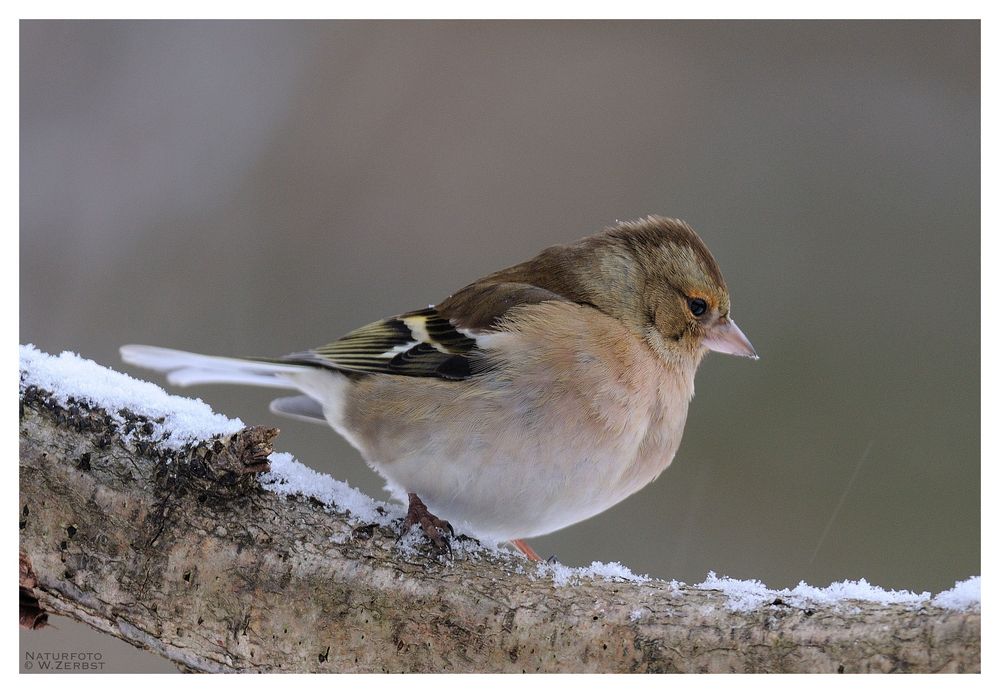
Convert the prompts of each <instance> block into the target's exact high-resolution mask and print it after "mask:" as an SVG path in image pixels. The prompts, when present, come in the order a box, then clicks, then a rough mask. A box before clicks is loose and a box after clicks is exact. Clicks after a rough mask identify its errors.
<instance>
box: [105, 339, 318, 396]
mask: <svg viewBox="0 0 1000 693" xmlns="http://www.w3.org/2000/svg"><path fill="white" fill-rule="evenodd" d="M120 352H121V357H122V360H123V361H124V362H125V363H130V364H132V365H133V366H141V367H143V368H150V369H152V370H154V371H159V372H161V373H166V375H167V380H168V381H169V382H170V383H171V384H173V385H181V386H186V385H202V384H206V383H232V384H237V385H259V386H263V387H278V388H291V389H296V386H295V385H294V384H293V383H292V382H291V381H290V376H292V375H293V374H295V373H304V372H307V371H309V370H311V369H310V367H309V366H302V365H296V364H292V363H282V362H280V361H268V360H266V359H260V360H257V359H242V358H229V357H225V356H206V355H205V354H195V353H192V352H190V351H178V350H177V349H164V348H163V347H156V346H147V345H145V344H127V345H125V346H123V347H122V348H121V350H120Z"/></svg>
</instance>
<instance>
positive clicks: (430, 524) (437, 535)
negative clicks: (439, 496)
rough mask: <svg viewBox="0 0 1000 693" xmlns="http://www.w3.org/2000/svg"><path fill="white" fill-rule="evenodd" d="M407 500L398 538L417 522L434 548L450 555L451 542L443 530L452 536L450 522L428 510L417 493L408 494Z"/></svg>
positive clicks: (452, 530)
mask: <svg viewBox="0 0 1000 693" xmlns="http://www.w3.org/2000/svg"><path fill="white" fill-rule="evenodd" d="M409 501H410V505H409V507H408V508H407V510H406V518H405V519H404V520H403V529H402V532H401V533H400V539H402V538H403V537H404V536H406V534H407V533H408V532H409V531H410V528H411V527H413V525H416V524H419V525H420V528H421V529H422V530H423V531H424V534H425V535H426V536H427V538H428V539H430V541H431V543H432V544H434V548H436V549H437V551H438V553H441V554H443V553H447V554H448V555H449V556H452V555H453V554H452V551H451V542H450V541H449V540H448V536H446V534H445V532H447V533H448V534H449V535H451V536H452V537H454V536H455V528H454V527H452V526H451V523H450V522H448V521H447V520H442V519H441V518H439V517H437V516H436V515H434V514H433V513H432V512H431V511H430V510H428V509H427V506H426V505H424V502H423V501H422V500H420V498H419V497H418V496H417V494H415V493H411V494H409Z"/></svg>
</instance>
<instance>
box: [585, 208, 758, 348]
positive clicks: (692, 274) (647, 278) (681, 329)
mask: <svg viewBox="0 0 1000 693" xmlns="http://www.w3.org/2000/svg"><path fill="white" fill-rule="evenodd" d="M581 243H582V244H585V245H586V246H590V250H591V252H592V253H593V261H592V263H588V264H590V267H588V268H587V270H586V275H589V276H590V279H589V280H587V279H584V283H585V284H589V285H590V290H589V291H588V294H589V295H590V296H591V297H592V298H591V301H592V302H593V303H594V305H595V306H596V307H597V308H598V309H600V310H602V311H604V312H606V313H608V314H610V315H612V316H614V317H616V318H618V319H619V320H621V321H622V322H624V323H625V324H626V325H628V326H629V327H631V328H632V329H633V330H634V331H636V332H637V333H639V334H641V335H642V336H643V337H644V338H645V340H646V341H647V343H648V344H649V345H650V346H651V347H652V348H653V349H654V351H656V352H657V353H659V354H660V355H661V356H663V357H664V358H666V359H668V360H677V359H684V360H687V359H693V360H694V361H695V362H697V361H698V360H700V358H701V357H702V356H703V355H704V354H705V353H706V352H707V351H717V352H720V353H723V354H733V355H735V356H745V357H748V358H753V359H756V358H757V353H756V351H754V348H753V346H752V345H751V344H750V340H748V339H747V337H746V335H744V334H743V332H742V331H741V330H740V328H739V327H737V326H736V323H735V322H733V320H732V318H731V317H730V314H729V308H730V304H729V290H728V289H727V287H726V280H725V279H724V278H723V276H722V272H721V271H720V270H719V265H718V264H717V263H716V261H715V258H713V257H712V254H711V253H710V252H709V250H708V248H707V247H706V246H705V244H704V243H703V242H702V240H701V239H700V238H699V237H698V235H697V234H696V233H695V232H694V230H693V229H691V227H690V226H688V225H687V224H686V223H684V222H683V221H679V220H676V219H667V218H664V217H658V216H649V217H646V218H644V219H640V220H637V221H629V222H622V223H619V224H617V225H616V226H613V227H610V228H608V229H605V230H604V231H603V232H602V233H600V234H597V235H595V236H591V237H590V238H589V239H584V241H581Z"/></svg>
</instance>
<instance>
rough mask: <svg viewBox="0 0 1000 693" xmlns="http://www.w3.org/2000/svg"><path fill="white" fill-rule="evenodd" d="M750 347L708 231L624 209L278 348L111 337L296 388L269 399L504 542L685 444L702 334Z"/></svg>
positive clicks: (579, 516)
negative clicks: (412, 299)
mask: <svg viewBox="0 0 1000 693" xmlns="http://www.w3.org/2000/svg"><path fill="white" fill-rule="evenodd" d="M710 350H711V351H718V352H721V353H725V354H734V355H738V356H747V357H750V358H757V354H756V353H755V352H754V349H753V347H752V346H751V344H750V342H749V340H747V338H746V336H745V335H744V334H743V332H741V331H740V329H739V328H738V327H737V326H736V323H734V322H733V321H732V320H731V319H730V316H729V292H728V290H727V288H726V282H725V280H724V279H723V277H722V273H721V272H720V270H719V266H718V265H717V264H716V262H715V259H714V258H713V257H712V255H711V253H710V252H709V251H708V248H706V247H705V244H704V243H703V242H702V241H701V239H700V238H699V237H698V236H697V234H695V232H694V231H693V230H692V229H691V228H690V227H689V226H688V225H687V224H686V223H684V222H683V221H679V220H676V219H667V218H663V217H659V216H649V217H646V218H645V219H641V220H636V221H629V222H622V223H619V224H617V225H615V226H612V227H609V228H606V229H604V230H603V231H602V232H600V233H597V234H594V235H592V236H588V237H586V238H583V239H581V240H579V241H577V242H575V243H572V244H569V245H556V246H552V247H551V248H546V249H545V250H543V251H542V252H541V253H539V254H538V255H537V256H536V257H534V258H532V259H531V260H528V261H526V262H522V263H521V264H518V265H514V266H513V267H508V268H507V269H503V270H500V271H498V272H494V273H493V274H490V275H489V276H487V277H484V278H482V279H480V280H478V281H476V282H473V283H472V284H470V285H468V286H466V287H465V288H464V289H461V290H460V291H458V292H457V293H455V294H452V295H451V296H449V297H448V298H447V299H445V300H444V301H443V302H441V303H439V304H437V305H436V306H430V307H428V308H425V309H423V310H417V311H413V312H410V313H403V314H401V315H397V316H395V317H391V318H387V319H385V320H381V321H379V322H375V323H372V324H370V325H366V326H364V327H361V328H359V329H357V330H355V331H353V332H351V333H349V334H347V335H345V336H344V337H341V338H340V339H338V340H337V341H335V342H332V343H330V344H327V345H325V346H321V347H318V348H316V349H310V350H308V351H302V352H298V353H294V354H290V355H289V356H286V357H284V358H280V359H237V358H224V357H217V356H204V355H200V354H193V353H188V352H183V351H176V350H172V349H163V348H159V347H152V346H140V345H130V346H124V347H122V349H121V355H122V358H123V359H124V360H125V361H126V362H127V363H131V364H135V365H138V366H144V367H147V368H152V369H155V370H158V371H163V372H166V373H167V374H168V380H169V381H170V382H171V383H173V384H176V385H194V384H201V383H240V384H250V385H262V386H269V387H278V388H288V389H293V390H298V391H299V392H300V393H302V394H299V395H296V396H292V397H282V398H279V399H276V400H274V401H273V402H272V403H271V410H272V411H273V412H275V413H277V414H282V415H285V416H290V417H293V418H298V419H304V420H306V421H313V422H319V423H324V424H328V425H330V426H332V427H333V429H334V430H336V431H337V432H338V433H340V434H341V435H342V436H343V437H344V438H346V439H347V440H348V441H349V442H350V443H351V444H352V445H353V446H354V447H355V448H357V449H358V450H359V451H360V452H361V454H362V456H363V457H364V459H365V460H366V461H367V462H368V464H369V465H371V466H372V468H374V469H375V471H377V472H378V473H379V474H381V475H382V476H383V477H384V478H385V479H386V480H387V482H388V485H387V488H388V489H389V490H390V491H391V492H392V493H393V495H394V496H396V497H398V498H399V499H400V500H403V499H405V500H406V501H407V502H408V507H409V511H408V513H407V517H406V520H405V522H404V527H403V531H404V533H405V532H406V531H407V530H408V529H409V528H410V527H411V526H412V525H413V524H417V523H419V524H420V526H421V527H422V528H423V530H424V532H425V533H426V534H427V536H428V537H429V538H430V539H431V540H432V541H433V542H434V543H435V545H437V546H438V547H439V548H440V549H444V548H446V547H447V539H446V537H445V533H444V531H445V530H448V531H450V530H451V525H450V524H449V523H448V522H446V521H444V520H442V519H439V518H447V519H448V520H450V521H451V522H453V523H454V524H455V526H457V527H458V528H459V529H460V530H462V531H466V532H469V533H471V534H473V535H476V536H479V537H484V538H489V539H493V540H500V541H511V542H513V543H514V545H515V546H517V547H518V548H520V549H521V550H522V551H524V552H525V553H526V554H528V555H529V556H530V557H532V558H537V555H535V554H534V552H532V551H531V549H530V547H528V546H527V544H525V543H524V541H523V539H524V538H527V537H533V536H538V535H542V534H547V533H549V532H554V531H555V530H557V529H560V528H562V527H566V526H567V525H571V524H573V523H576V522H580V521H581V520H585V519H587V518H589V517H592V516H593V515H596V514H597V513H600V512H602V511H603V510H606V509H607V508H609V507H611V506H612V505H614V504H616V503H618V502H619V501H621V500H623V499H624V498H626V497H627V496H629V495H631V494H633V493H635V492H636V491H638V490H639V489H641V488H642V487H643V486H645V485H646V484H648V483H649V482H651V481H653V480H654V479H655V478H656V477H657V476H659V474H660V473H661V472H662V471H663V470H664V469H666V468H667V466H669V465H670V462H671V461H672V460H673V457H674V453H675V452H676V451H677V448H678V446H679V445H680V441H681V434H682V433H683V430H684V421H685V419H686V418H687V410H688V402H689V401H690V399H691V397H692V396H693V394H694V374H695V370H696V369H697V367H698V364H699V362H700V361H701V359H702V357H703V356H704V355H705V354H706V353H707V352H708V351H710Z"/></svg>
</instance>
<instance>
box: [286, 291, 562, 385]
mask: <svg viewBox="0 0 1000 693" xmlns="http://www.w3.org/2000/svg"><path fill="white" fill-rule="evenodd" d="M552 300H565V299H563V298H562V297H561V296H559V295H558V294H555V293H552V292H550V291H548V290H546V289H541V288H539V287H535V286H530V285H526V284H510V283H506V284H489V285H478V284H473V285H471V286H469V287H466V288H465V289H463V290H462V291H460V292H458V293H457V294H455V295H454V296H451V297H449V298H448V299H447V300H445V301H444V302H442V303H441V304H440V305H438V306H430V307H428V308H425V309H423V310H416V311H413V312H410V313H403V314H402V315H396V316H394V317H391V318H386V319H385V320H379V321H378V322H373V323H371V324H370V325H365V326H364V327H360V328H358V329H356V330H354V331H353V332H350V333H348V334H346V335H344V336H343V337H341V338H340V339H338V340H337V341H335V342H331V343H329V344H326V345H324V346H321V347H317V348H315V349H310V350H308V351H303V352H299V353H295V354H289V355H288V356H287V357H285V358H284V359H282V360H283V361H286V362H289V363H308V364H310V365H319V366H324V367H327V368H333V369H336V370H340V371H346V372H348V373H358V374H365V373H389V374H393V375H407V376H415V377H431V378H443V379H446V380H462V379H465V378H468V377H469V376H471V375H473V374H474V373H477V372H480V371H482V370H483V369H485V368H488V367H489V364H488V362H487V361H486V360H484V358H483V356H482V354H481V353H480V352H479V351H478V344H477V342H476V337H477V336H479V335H482V334H488V333H490V332H495V331H496V329H497V326H498V324H500V320H501V318H502V317H503V316H504V315H505V314H506V313H507V312H508V311H510V309H512V308H514V307H516V306H520V305H528V304H533V303H540V302H542V301H552Z"/></svg>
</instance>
